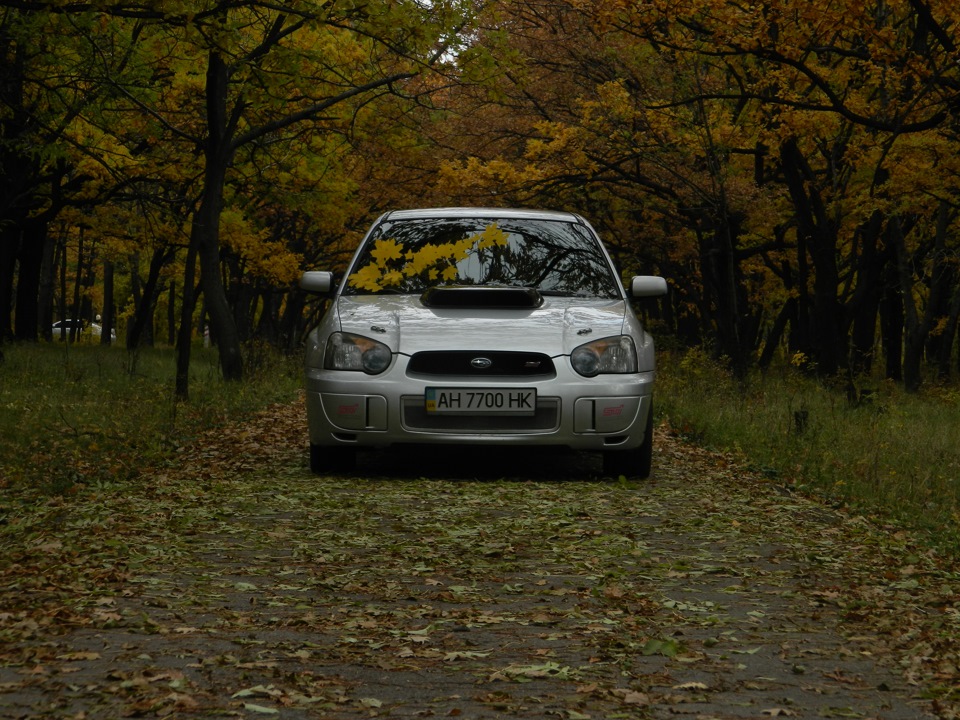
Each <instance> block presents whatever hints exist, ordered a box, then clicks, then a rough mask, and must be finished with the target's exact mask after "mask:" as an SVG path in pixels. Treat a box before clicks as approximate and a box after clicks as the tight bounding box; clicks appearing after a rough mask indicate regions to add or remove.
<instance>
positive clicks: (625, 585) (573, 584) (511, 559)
mask: <svg viewBox="0 0 960 720" xmlns="http://www.w3.org/2000/svg"><path fill="white" fill-rule="evenodd" d="M303 435H304V429H303V425H302V414H301V409H300V408H299V407H298V406H296V405H294V406H290V407H284V408H276V409H274V410H273V411H272V412H271V413H269V414H266V415H264V416H263V417H261V418H259V419H258V420H256V421H254V422H251V423H248V424H245V425H243V426H240V427H237V428H235V429H233V430H232V431H231V432H230V433H229V435H227V436H224V435H223V434H222V433H220V434H218V435H211V437H210V438H208V439H206V440H205V441H204V442H203V443H200V444H198V446H197V447H195V448H189V449H184V450H183V452H182V453H181V457H180V460H179V462H177V463H175V464H173V465H172V466H171V467H170V468H168V469H164V470H160V471H158V472H157V473H155V474H151V476H149V477H145V478H142V481H144V482H143V485H144V487H143V488H142V490H140V491H133V490H129V489H128V492H127V493H124V494H121V493H117V492H115V491H111V490H110V489H104V488H101V489H93V488H91V489H90V490H89V492H84V493H81V494H80V495H78V496H77V497H74V498H71V499H69V500H67V501H64V502H62V503H59V504H57V503H54V504H51V505H50V506H49V507H48V508H45V509H44V511H43V512H42V513H37V514H36V515H29V514H26V513H24V514H23V515H22V516H21V517H19V518H15V519H14V521H13V522H12V523H11V524H10V527H8V528H7V532H6V533H5V534H4V535H3V536H0V540H2V542H3V543H4V544H5V545H6V547H5V548H4V554H5V559H4V561H3V563H4V564H3V566H2V570H3V578H4V579H6V580H7V581H9V582H5V583H3V585H5V586H6V587H7V589H6V590H3V591H0V601H2V605H0V718H4V719H6V718H18V719H26V718H73V719H75V720H77V719H81V718H83V719H90V718H115V717H146V718H153V717H161V718H162V717H175V718H235V717H245V718H260V717H264V718H265V717H280V718H331V719H337V718H370V717H394V718H418V717H462V718H526V717H531V718H532V717H536V718H541V717H557V718H563V719H565V720H581V719H583V718H675V717H691V718H765V717H797V718H885V719H889V720H893V719H894V718H900V719H904V720H907V719H917V718H925V717H940V718H955V717H957V715H956V713H955V710H954V705H953V704H952V703H955V702H956V701H957V699H958V698H957V693H958V691H957V690H956V687H957V683H956V678H957V667H956V657H957V655H956V640H955V638H956V636H957V635H958V634H960V615H958V612H957V605H956V602H957V589H958V582H957V577H956V574H952V573H950V572H947V571H944V570H939V569H937V567H936V563H935V558H932V557H931V556H930V555H929V554H926V553H919V552H917V551H916V550H915V549H912V548H911V547H910V546H909V538H907V537H906V536H899V535H894V534H892V533H891V532H889V531H883V530H878V529H877V528H875V527H873V526H872V525H870V524H869V523H867V522H866V521H864V520H862V519H858V518H853V517H850V516H849V515H845V514H842V513H839V512H836V511H833V510H829V509H826V508H824V507H823V506H821V505H819V504H816V503H814V502H811V501H808V500H805V499H803V498H799V497H796V496H793V495H792V494H790V493H789V492H786V491H784V490H782V489H778V488H776V487H774V486H773V485H771V484H769V483H766V482H764V481H762V480H760V479H758V478H756V477H753V476H751V475H750V474H748V473H746V472H745V471H744V470H743V469H742V468H741V467H739V466H738V465H736V464H735V463H733V462H732V461H731V460H730V459H729V458H725V457H722V456H718V455H711V454H708V453H705V452H702V451H698V450H697V449H695V448H692V447H690V446H688V445H685V444H683V443H682V442H680V441H679V440H678V439H677V438H675V437H672V436H671V435H670V434H669V433H666V432H664V431H662V430H661V431H659V432H658V435H657V439H656V440H657V452H658V455H657V461H656V470H655V476H654V477H653V478H652V479H651V480H649V481H646V482H642V483H636V484H633V483H619V482H610V481H599V480H596V479H590V478H589V475H590V473H596V472H598V471H599V461H598V460H595V459H593V458H587V457H571V456H567V455H541V456H534V457H530V456H529V455H523V454H508V453H491V452H486V453H444V454H440V453H430V454H404V453H381V454H378V455H375V456H372V457H370V458H365V459H364V460H363V461H362V464H361V467H360V468H359V470H358V472H357V473H356V475H357V476H358V477H355V478H353V477H331V478H314V477H313V476H311V475H310V473H309V472H308V471H307V469H306V462H305V453H304V451H303ZM524 464H526V467H524ZM585 478H588V479H585Z"/></svg>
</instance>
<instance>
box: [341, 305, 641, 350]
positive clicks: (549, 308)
mask: <svg viewBox="0 0 960 720" xmlns="http://www.w3.org/2000/svg"><path fill="white" fill-rule="evenodd" d="M626 311H627V305H626V303H625V302H624V301H623V300H589V299H584V298H560V297H546V298H545V299H544V303H543V305H541V306H540V307H538V308H534V309H519V310H518V309H503V308H495V309H490V308H427V307H424V306H423V304H422V303H421V302H420V297H419V296H417V295H397V296H395V297H393V296H387V297H385V296H382V295H378V296H373V295H363V296H358V297H343V296H341V297H340V298H339V299H338V300H337V317H338V319H339V323H340V329H341V330H343V331H344V332H350V333H355V334H357V335H363V336H365V337H369V338H374V339H377V340H379V341H381V342H383V343H386V344H387V345H388V346H389V347H390V349H391V350H393V351H394V352H400V353H404V354H413V353H415V352H423V351H426V350H464V349H471V350H527V351H531V352H542V353H545V354H547V355H550V356H552V357H555V356H557V355H567V354H569V353H570V352H571V351H572V350H573V349H574V348H576V347H577V346H579V345H582V344H583V343H585V342H589V341H590V340H597V339H600V338H603V337H608V336H611V335H620V334H622V333H623V332H624V315H625V313H626Z"/></svg>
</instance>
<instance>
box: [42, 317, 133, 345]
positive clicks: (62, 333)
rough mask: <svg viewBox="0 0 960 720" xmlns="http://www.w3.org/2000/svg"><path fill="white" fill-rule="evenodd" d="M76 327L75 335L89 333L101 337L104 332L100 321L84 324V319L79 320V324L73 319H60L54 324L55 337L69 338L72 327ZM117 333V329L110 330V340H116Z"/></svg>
mask: <svg viewBox="0 0 960 720" xmlns="http://www.w3.org/2000/svg"><path fill="white" fill-rule="evenodd" d="M74 327H76V329H77V331H76V335H75V337H81V336H82V335H84V334H86V333H89V334H90V335H92V336H93V337H96V338H98V337H100V336H101V335H102V334H103V326H101V325H100V324H99V323H90V324H89V325H84V323H83V321H82V320H79V321H77V324H76V325H75V324H74V321H73V320H58V321H57V322H55V323H54V324H53V337H54V339H59V338H61V337H63V338H66V339H69V338H70V331H71V329H72V328H74ZM116 339H117V333H116V331H115V330H111V331H110V340H111V341H113V340H116Z"/></svg>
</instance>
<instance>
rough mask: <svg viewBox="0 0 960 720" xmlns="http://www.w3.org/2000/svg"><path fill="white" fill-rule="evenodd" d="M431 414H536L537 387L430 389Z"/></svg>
mask: <svg viewBox="0 0 960 720" xmlns="http://www.w3.org/2000/svg"><path fill="white" fill-rule="evenodd" d="M425 396H426V403H427V412H428V413H434V414H438V415H440V414H447V413H449V414H453V413H460V414H466V415H533V414H534V413H535V412H536V410H537V391H536V388H516V389H514V388H510V389H507V388H427V390H426V393H425Z"/></svg>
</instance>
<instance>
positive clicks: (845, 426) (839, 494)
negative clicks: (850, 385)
mask: <svg viewBox="0 0 960 720" xmlns="http://www.w3.org/2000/svg"><path fill="white" fill-rule="evenodd" d="M658 368H659V371H658V376H657V382H658V394H657V406H658V413H659V414H660V415H661V416H662V417H663V418H665V419H666V422H668V423H669V425H670V428H671V430H672V431H674V432H676V433H678V434H680V435H681V436H684V437H687V438H689V439H692V440H694V441H695V442H697V443H698V444H701V445H705V446H708V447H712V448H716V449H720V450H724V451H732V452H735V453H737V454H739V455H741V456H743V457H744V458H745V459H746V461H747V462H748V463H749V465H750V466H751V467H752V468H754V469H756V470H758V471H760V472H762V473H763V474H765V475H766V476H768V477H769V478H770V479H771V481H772V482H776V483H779V484H781V485H782V486H785V487H789V488H791V489H793V490H797V491H800V492H807V493H811V494H814V495H818V496H820V497H823V498H825V499H827V500H828V501H829V502H834V503H836V504H842V505H845V506H849V507H850V508H851V509H852V510H854V511H856V512H858V513H861V514H864V515H868V516H874V517H876V518H878V519H879V520H880V521H881V522H892V523H895V524H897V525H900V526H905V527H909V528H911V529H913V530H919V531H921V532H923V533H925V534H927V535H928V536H929V538H930V540H931V541H932V542H933V543H934V544H935V545H937V546H940V547H942V548H944V549H949V550H950V551H951V552H957V551H960V522H958V521H960V440H958V439H960V413H958V412H957V404H958V401H960V391H958V389H957V388H956V387H950V388H945V387H937V386H933V385H930V386H928V387H926V388H924V389H923V391H922V392H920V393H916V394H911V393H906V392H904V391H903V390H902V389H900V388H899V387H898V386H897V385H895V384H893V383H887V382H882V381H879V382H873V383H869V382H868V383H866V384H865V385H863V386H861V387H859V388H857V390H856V391H855V392H854V393H853V397H850V393H849V392H848V389H847V388H845V387H843V386H842V385H840V386H831V385H829V384H824V383H823V382H819V381H817V380H815V379H813V378H810V377H807V376H804V375H803V374H802V373H800V372H799V371H797V370H796V369H794V368H792V367H782V368H779V369H778V370H776V371H769V372H768V373H766V374H765V375H761V374H759V373H755V374H753V375H751V377H749V378H748V379H747V380H746V381H745V382H743V383H737V382H736V381H734V380H733V379H732V378H731V377H730V375H729V373H727V372H726V371H725V370H724V369H723V368H721V367H720V366H719V365H718V364H717V363H715V362H712V361H711V360H710V359H709V358H708V357H707V356H706V355H705V354H704V353H703V352H700V351H696V350H694V351H689V352H687V353H685V354H682V353H674V352H662V353H661V354H660V357H659V360H658Z"/></svg>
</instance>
